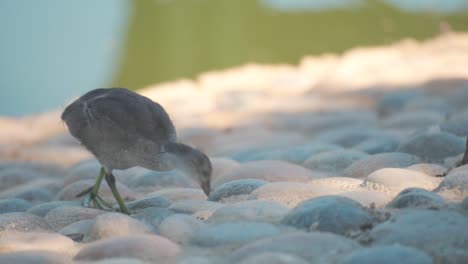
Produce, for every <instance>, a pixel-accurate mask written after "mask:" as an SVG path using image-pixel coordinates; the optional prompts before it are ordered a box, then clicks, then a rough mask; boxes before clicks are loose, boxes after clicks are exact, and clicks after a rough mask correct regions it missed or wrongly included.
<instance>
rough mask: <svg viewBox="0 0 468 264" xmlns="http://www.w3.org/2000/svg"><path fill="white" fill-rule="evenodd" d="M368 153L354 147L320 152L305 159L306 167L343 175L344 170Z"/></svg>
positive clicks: (304, 164)
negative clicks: (353, 148)
mask: <svg viewBox="0 0 468 264" xmlns="http://www.w3.org/2000/svg"><path fill="white" fill-rule="evenodd" d="M366 156H368V154H366V153H364V152H362V151H358V150H352V149H343V150H334V151H326V152H321V153H318V154H316V155H314V156H312V157H311V158H309V159H307V160H306V161H304V163H303V164H302V165H303V166H304V167H306V168H308V169H311V170H318V171H323V172H327V173H329V174H331V175H335V176H338V175H342V174H343V171H344V170H345V169H346V168H347V167H348V166H349V165H351V164H353V163H354V162H356V161H358V160H360V159H363V158H365V157H366Z"/></svg>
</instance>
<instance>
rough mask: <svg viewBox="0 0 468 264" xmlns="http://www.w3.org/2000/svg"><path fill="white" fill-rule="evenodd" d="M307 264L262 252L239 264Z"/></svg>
mask: <svg viewBox="0 0 468 264" xmlns="http://www.w3.org/2000/svg"><path fill="white" fill-rule="evenodd" d="M258 263H268V264H307V263H309V262H307V261H305V260H304V259H302V258H299V257H296V256H293V255H290V254H285V253H279V252H264V253H260V254H257V255H253V256H251V257H248V258H246V259H244V260H243V261H242V262H240V264H258Z"/></svg>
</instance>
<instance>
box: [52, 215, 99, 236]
mask: <svg viewBox="0 0 468 264" xmlns="http://www.w3.org/2000/svg"><path fill="white" fill-rule="evenodd" d="M93 224H94V219H85V220H80V221H76V222H73V223H71V224H69V225H67V226H64V227H63V228H61V229H60V230H58V232H59V233H60V234H62V235H64V236H66V237H69V238H70V239H72V240H73V241H76V242H82V241H83V239H84V237H85V236H86V234H88V233H89V229H90V228H91V226H92V225H93Z"/></svg>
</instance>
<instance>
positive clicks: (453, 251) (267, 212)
mask: <svg viewBox="0 0 468 264" xmlns="http://www.w3.org/2000/svg"><path fill="white" fill-rule="evenodd" d="M140 92H141V94H143V95H145V96H148V97H150V98H151V99H153V100H155V101H157V102H159V103H160V104H161V105H163V106H164V107H165V108H166V110H167V112H168V113H169V114H170V116H171V118H172V119H173V122H174V124H175V125H176V128H177V131H178V136H179V139H180V141H182V142H184V143H188V144H191V145H193V146H196V147H197V148H199V149H201V150H203V151H204V152H205V153H207V155H208V156H209V157H210V159H211V161H212V164H213V167H214V172H213V176H212V177H213V178H212V193H211V194H210V196H209V197H206V196H205V194H204V193H203V191H202V190H201V189H199V187H198V186H197V184H195V183H194V182H193V181H191V180H190V178H188V177H186V176H185V175H183V174H182V173H180V172H178V171H169V172H154V171H148V170H146V169H143V168H132V169H129V170H125V171H117V172H116V173H115V174H116V177H117V181H118V188H119V190H120V192H121V194H122V196H123V198H124V199H125V200H126V201H127V203H128V207H129V209H130V210H131V211H132V215H131V216H127V215H124V214H120V213H117V212H108V211H102V210H97V209H93V208H85V207H82V206H81V204H80V201H79V199H78V198H76V194H78V193H79V192H81V191H82V190H83V189H85V188H87V187H89V186H91V185H92V184H93V183H94V180H95V178H96V176H97V174H98V172H99V164H98V163H97V161H96V160H95V159H93V157H92V155H91V154H89V153H88V152H87V151H86V150H85V149H84V148H83V147H81V146H80V145H79V144H78V143H77V142H76V141H75V140H74V139H73V138H72V137H71V136H69V134H68V133H67V131H66V127H65V125H64V124H63V123H61V122H60V118H59V116H60V112H61V110H60V109H58V110H56V111H53V112H49V113H44V114H41V115H36V116H29V117H24V118H20V119H11V118H0V128H1V129H0V182H1V184H0V263H101V264H102V263H109V264H110V263H135V264H137V263H171V264H172V263H177V264H188V263H191V264H192V263H194V264H215V263H242V264H251V263H278V264H279V263H284V264H286V263H288V264H303V263H337V264H353V263H421V264H423V263H454V264H455V263H468V251H467V250H466V249H467V248H468V198H467V196H468V166H461V167H457V166H456V164H457V162H459V161H460V160H461V158H462V155H463V152H464V151H465V140H466V137H467V136H468V35H467V34H461V33H450V34H445V35H442V36H439V37H437V38H435V39H432V40H429V41H426V42H422V43H418V42H415V41H411V40H405V41H401V42H399V43H396V44H393V45H389V46H385V47H371V48H358V49H353V50H350V51H348V52H346V53H344V54H341V55H323V56H320V57H305V58H304V59H303V60H302V61H301V62H300V63H299V64H298V65H255V64H251V65H245V66H241V67H238V68H233V69H228V70H223V71H214V72H209V73H205V74H202V75H200V76H199V77H198V78H197V79H196V80H179V81H175V82H171V83H165V84H160V85H155V86H152V87H146V88H144V89H142V90H141V91H140ZM71 100H72V98H71ZM65 104H66V103H64V105H65ZM103 187H104V188H102V189H101V192H102V193H101V194H102V197H103V198H104V199H105V200H107V201H110V202H115V201H114V200H113V198H112V193H111V192H110V189H109V188H106V187H105V186H103Z"/></svg>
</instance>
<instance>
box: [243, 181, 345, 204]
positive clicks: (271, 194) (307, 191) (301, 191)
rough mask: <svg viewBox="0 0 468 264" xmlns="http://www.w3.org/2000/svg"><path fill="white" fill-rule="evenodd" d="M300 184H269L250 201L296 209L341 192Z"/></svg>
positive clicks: (252, 194) (331, 188) (255, 193)
mask: <svg viewBox="0 0 468 264" xmlns="http://www.w3.org/2000/svg"><path fill="white" fill-rule="evenodd" d="M315 181H316V180H314V181H311V182H308V183H298V182H272V183H267V184H265V185H263V186H261V187H259V188H258V189H256V190H255V191H253V192H252V193H251V194H250V195H249V197H248V199H249V200H259V201H272V202H276V203H278V204H281V205H282V206H285V207H287V208H293V207H296V206H297V205H298V204H299V203H301V202H303V201H305V200H308V199H311V198H314V197H318V196H323V195H329V194H337V193H340V192H341V191H340V190H339V189H337V188H334V187H328V186H325V187H324V186H323V185H314V184H312V183H313V182H315Z"/></svg>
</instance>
